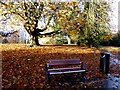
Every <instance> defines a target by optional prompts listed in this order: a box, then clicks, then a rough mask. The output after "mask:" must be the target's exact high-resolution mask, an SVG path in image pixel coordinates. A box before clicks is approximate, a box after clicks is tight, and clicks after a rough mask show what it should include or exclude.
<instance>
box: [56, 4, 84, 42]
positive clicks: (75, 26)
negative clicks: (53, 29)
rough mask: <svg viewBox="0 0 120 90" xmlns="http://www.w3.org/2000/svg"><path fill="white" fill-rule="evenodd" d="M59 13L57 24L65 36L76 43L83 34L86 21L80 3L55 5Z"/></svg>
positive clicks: (57, 14) (57, 13)
mask: <svg viewBox="0 0 120 90" xmlns="http://www.w3.org/2000/svg"><path fill="white" fill-rule="evenodd" d="M55 8H57V12H56V14H55V24H56V25H57V26H59V29H60V30H61V31H62V33H64V35H65V36H67V37H69V38H70V42H69V43H68V44H70V43H71V40H72V41H74V42H76V41H77V38H78V36H79V35H81V34H82V32H83V31H82V27H84V19H83V18H81V15H80V8H79V2H59V3H57V4H56V5H55Z"/></svg>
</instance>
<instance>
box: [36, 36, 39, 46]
mask: <svg viewBox="0 0 120 90" xmlns="http://www.w3.org/2000/svg"><path fill="white" fill-rule="evenodd" d="M35 44H36V45H37V46H39V45H40V44H39V40H38V36H35Z"/></svg>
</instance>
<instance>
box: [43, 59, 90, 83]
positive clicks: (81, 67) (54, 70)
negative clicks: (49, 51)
mask: <svg viewBox="0 0 120 90" xmlns="http://www.w3.org/2000/svg"><path fill="white" fill-rule="evenodd" d="M45 68H46V83H50V82H51V80H50V75H56V74H70V73H81V77H82V78H84V79H85V75H84V74H85V72H87V71H88V69H87V68H86V66H85V64H84V63H83V62H80V59H59V60H49V61H48V63H47V64H46V67H45Z"/></svg>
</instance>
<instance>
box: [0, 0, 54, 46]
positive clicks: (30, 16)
mask: <svg viewBox="0 0 120 90" xmlns="http://www.w3.org/2000/svg"><path fill="white" fill-rule="evenodd" d="M0 4H1V5H2V6H1V7H2V11H3V12H2V15H6V14H11V15H12V14H15V15H16V16H19V18H21V19H22V20H23V21H24V27H25V29H26V31H27V32H28V33H29V35H30V36H31V37H32V40H33V41H35V44H36V45H39V41H38V36H40V35H50V34H52V33H54V32H50V33H45V34H41V32H43V31H45V30H46V29H47V26H48V25H49V23H50V21H51V18H52V17H53V13H52V12H53V11H51V10H50V8H48V7H47V6H46V5H45V3H44V2H25V1H24V2H18V3H14V2H1V1H0ZM45 8H48V9H45ZM44 16H46V17H48V19H47V20H48V21H47V23H46V25H45V27H44V28H43V29H38V28H37V27H38V22H39V20H40V19H41V18H43V17H44Z"/></svg>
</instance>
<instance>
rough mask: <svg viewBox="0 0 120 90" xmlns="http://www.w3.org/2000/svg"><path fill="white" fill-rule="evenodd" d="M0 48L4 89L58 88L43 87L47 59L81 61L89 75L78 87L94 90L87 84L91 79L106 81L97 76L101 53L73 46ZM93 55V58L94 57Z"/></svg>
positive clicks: (3, 45)
mask: <svg viewBox="0 0 120 90" xmlns="http://www.w3.org/2000/svg"><path fill="white" fill-rule="evenodd" d="M0 46H2V86H3V88H15V87H17V88H25V87H27V88H35V87H37V88H42V89H43V88H44V89H45V88H51V87H53V86H56V87H58V86H57V85H53V84H51V85H46V84H45V64H46V63H47V61H48V60H49V59H64V58H80V60H81V61H83V62H84V63H85V64H86V66H87V68H88V70H89V73H87V74H86V76H87V81H86V82H85V83H83V82H78V83H77V86H78V87H80V85H83V86H81V87H84V86H86V85H87V87H93V88H94V87H96V85H94V84H91V83H89V81H91V80H93V78H98V79H100V80H101V79H103V78H106V76H105V75H103V74H101V73H100V72H99V58H100V50H99V49H96V48H87V47H80V46H75V45H70V46H69V45H64V46H52V45H49V46H35V47H29V46H27V45H25V44H1V45H0ZM95 51H96V54H94V52H95ZM81 83H82V84H81ZM88 83H89V84H88ZM64 85H66V84H64ZM64 85H63V86H64ZM66 86H67V87H70V88H71V87H76V86H69V85H66Z"/></svg>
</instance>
